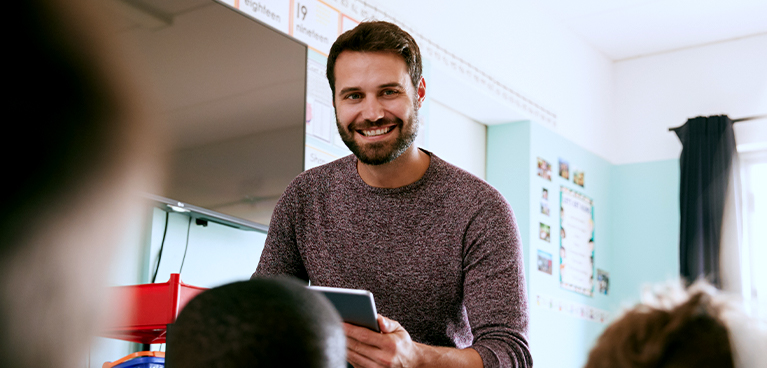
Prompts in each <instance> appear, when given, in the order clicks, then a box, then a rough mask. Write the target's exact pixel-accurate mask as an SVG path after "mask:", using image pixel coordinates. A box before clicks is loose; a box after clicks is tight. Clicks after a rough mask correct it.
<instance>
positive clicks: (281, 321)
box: [166, 278, 346, 368]
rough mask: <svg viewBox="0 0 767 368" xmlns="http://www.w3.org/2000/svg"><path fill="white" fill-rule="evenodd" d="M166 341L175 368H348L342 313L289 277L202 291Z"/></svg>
mask: <svg viewBox="0 0 767 368" xmlns="http://www.w3.org/2000/svg"><path fill="white" fill-rule="evenodd" d="M167 341H168V351H167V354H166V359H167V363H168V365H169V366H174V367H212V366H215V367H246V366H247V367H250V366H253V367H318V368H319V367H322V368H325V367H339V368H343V367H346V335H345V334H344V330H343V327H342V324H341V319H340V317H339V316H338V312H336V310H335V309H334V307H333V306H332V304H330V302H329V301H328V300H327V299H325V297H324V296H322V295H320V294H318V293H316V292H314V291H311V290H309V289H307V288H306V287H305V286H303V285H302V284H301V283H299V282H298V281H294V280H291V279H287V278H273V279H254V280H250V281H242V282H235V283H232V284H228V285H224V286H220V287H217V288H214V289H210V290H208V291H205V292H203V293H202V294H200V295H198V296H197V297H195V298H194V299H193V300H192V301H190V302H189V303H188V304H187V305H186V306H185V307H184V309H183V310H182V311H181V313H180V314H179V316H178V318H177V319H176V322H175V323H174V324H173V326H172V328H171V329H169V331H168V340H167Z"/></svg>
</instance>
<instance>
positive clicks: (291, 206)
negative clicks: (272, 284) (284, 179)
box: [251, 180, 309, 281]
mask: <svg viewBox="0 0 767 368" xmlns="http://www.w3.org/2000/svg"><path fill="white" fill-rule="evenodd" d="M297 181H298V180H294V181H293V182H292V183H291V184H290V185H289V186H288V188H287V189H286V190H285V192H284V193H283V194H282V196H281V197H280V199H279V200H278V201H277V205H276V206H275V208H274V212H273V213H272V219H271V221H270V222H269V232H268V233H267V235H266V242H265V244H264V250H263V252H261V260H260V261H259V262H258V267H256V272H254V273H253V276H251V278H255V277H258V276H275V275H289V276H294V277H297V278H300V279H302V280H304V281H308V280H309V276H308V274H307V272H306V268H305V267H304V262H303V259H302V257H301V254H300V252H299V251H298V241H297V235H296V226H295V224H296V219H297V217H296V216H297V215H298V214H299V213H300V211H299V209H300V207H301V206H300V199H301V196H300V190H299V188H298V187H299V186H298V185H297Z"/></svg>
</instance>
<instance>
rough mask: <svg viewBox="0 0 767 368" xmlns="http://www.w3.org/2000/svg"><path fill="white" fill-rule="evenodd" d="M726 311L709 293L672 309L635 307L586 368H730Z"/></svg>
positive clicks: (693, 296) (606, 335)
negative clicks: (724, 313)
mask: <svg viewBox="0 0 767 368" xmlns="http://www.w3.org/2000/svg"><path fill="white" fill-rule="evenodd" d="M723 308H724V307H723V306H722V305H718V304H717V303H715V302H714V300H713V295H712V294H711V293H710V292H709V291H706V290H697V291H694V292H693V293H692V294H691V295H690V296H689V299H687V300H686V301H684V302H683V303H681V304H679V305H676V306H674V307H671V308H666V307H662V306H658V307H654V306H648V305H640V306H638V307H635V308H634V309H631V310H630V311H628V312H626V314H624V315H623V317H621V318H620V319H619V320H617V321H616V322H614V323H613V324H611V325H610V326H609V327H607V329H606V330H605V331H604V333H603V334H602V336H600V337H599V339H598V340H597V343H596V346H595V347H594V348H593V349H592V350H591V353H590V354H589V359H588V362H587V363H586V366H585V368H608V367H609V368H649V367H658V368H660V367H668V368H672V367H673V368H684V367H691V368H692V367H696V368H697V367H712V368H713V367H717V368H731V367H733V366H734V360H733V353H732V349H731V346H730V338H729V336H728V330H727V327H726V325H725V324H724V322H723V320H722V312H723Z"/></svg>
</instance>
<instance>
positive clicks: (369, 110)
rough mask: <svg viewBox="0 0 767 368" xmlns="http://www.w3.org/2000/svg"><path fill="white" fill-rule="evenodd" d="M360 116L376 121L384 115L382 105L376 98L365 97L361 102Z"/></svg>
mask: <svg viewBox="0 0 767 368" xmlns="http://www.w3.org/2000/svg"><path fill="white" fill-rule="evenodd" d="M363 104H364V105H363V107H362V118H363V119H365V120H367V121H378V120H379V119H382V118H383V117H384V108H383V105H381V103H380V102H379V101H378V99H376V98H367V99H365V102H363Z"/></svg>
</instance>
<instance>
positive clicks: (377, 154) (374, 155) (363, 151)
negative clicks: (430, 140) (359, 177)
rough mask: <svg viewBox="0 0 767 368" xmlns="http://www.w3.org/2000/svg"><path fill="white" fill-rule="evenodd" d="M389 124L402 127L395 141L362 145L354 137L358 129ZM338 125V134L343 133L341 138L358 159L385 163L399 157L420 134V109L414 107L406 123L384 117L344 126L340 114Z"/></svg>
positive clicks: (371, 163)
mask: <svg viewBox="0 0 767 368" xmlns="http://www.w3.org/2000/svg"><path fill="white" fill-rule="evenodd" d="M389 124H396V127H399V128H400V134H399V136H398V137H397V138H396V139H395V140H394V141H393V142H375V143H367V144H364V145H360V144H359V143H357V141H356V140H355V139H354V134H355V133H356V131H357V130H358V129H370V128H373V127H377V126H384V125H389ZM336 125H337V126H338V134H340V135H341V140H343V141H344V144H346V147H348V148H349V150H350V151H352V153H353V154H354V156H357V159H358V160H360V161H361V162H362V163H364V164H367V165H383V164H387V163H389V162H392V161H394V160H395V159H397V157H399V156H400V155H402V153H404V152H405V151H406V150H407V149H408V148H410V146H411V145H412V144H413V142H414V141H415V138H416V136H417V135H418V110H417V109H414V112H413V114H412V115H411V116H410V117H409V118H408V121H407V122H406V123H405V122H403V121H402V119H400V118H394V119H386V118H383V119H379V120H376V121H370V120H365V121H364V122H363V123H362V124H360V126H355V124H354V123H352V124H349V125H348V126H346V127H344V126H343V125H342V124H341V122H340V121H338V115H336ZM396 127H395V128H394V129H396Z"/></svg>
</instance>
